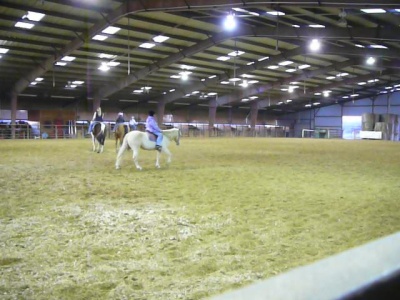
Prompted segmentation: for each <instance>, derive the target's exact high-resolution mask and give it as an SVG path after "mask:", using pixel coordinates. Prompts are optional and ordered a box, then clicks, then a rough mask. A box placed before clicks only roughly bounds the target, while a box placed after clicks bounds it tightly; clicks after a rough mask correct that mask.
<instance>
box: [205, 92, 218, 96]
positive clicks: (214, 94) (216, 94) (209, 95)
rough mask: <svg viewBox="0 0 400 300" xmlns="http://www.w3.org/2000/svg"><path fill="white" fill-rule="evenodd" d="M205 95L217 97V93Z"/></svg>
mask: <svg viewBox="0 0 400 300" xmlns="http://www.w3.org/2000/svg"><path fill="white" fill-rule="evenodd" d="M207 95H208V96H215V95H218V93H215V92H211V93H208V94H207Z"/></svg>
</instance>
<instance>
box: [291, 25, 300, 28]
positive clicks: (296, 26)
mask: <svg viewBox="0 0 400 300" xmlns="http://www.w3.org/2000/svg"><path fill="white" fill-rule="evenodd" d="M292 27H294V28H300V25H292Z"/></svg>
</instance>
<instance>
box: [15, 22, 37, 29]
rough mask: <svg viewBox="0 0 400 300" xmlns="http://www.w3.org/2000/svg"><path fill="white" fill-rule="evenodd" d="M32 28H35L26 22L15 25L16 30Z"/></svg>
mask: <svg viewBox="0 0 400 300" xmlns="http://www.w3.org/2000/svg"><path fill="white" fill-rule="evenodd" d="M33 26H35V25H34V24H32V23H27V22H17V23H15V27H18V28H24V29H32V28H33Z"/></svg>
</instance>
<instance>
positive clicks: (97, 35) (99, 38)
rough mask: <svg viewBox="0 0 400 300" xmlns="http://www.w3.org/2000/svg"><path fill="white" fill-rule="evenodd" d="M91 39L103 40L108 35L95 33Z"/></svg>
mask: <svg viewBox="0 0 400 300" xmlns="http://www.w3.org/2000/svg"><path fill="white" fill-rule="evenodd" d="M92 39H93V40H96V41H104V40H106V39H108V36H106V35H102V34H96V35H95V36H94V37H93V38H92Z"/></svg>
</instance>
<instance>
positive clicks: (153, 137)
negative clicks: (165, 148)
mask: <svg viewBox="0 0 400 300" xmlns="http://www.w3.org/2000/svg"><path fill="white" fill-rule="evenodd" d="M146 132H147V137H148V138H149V140H150V141H152V142H156V141H157V135H156V134H154V133H153V132H150V131H148V130H146Z"/></svg>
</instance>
